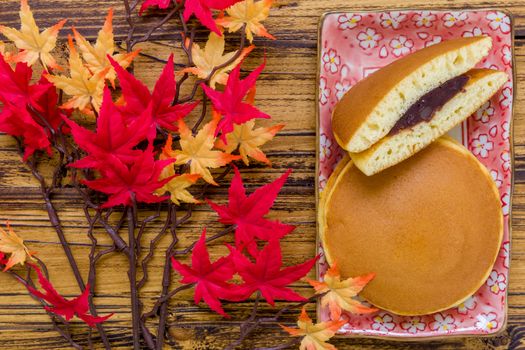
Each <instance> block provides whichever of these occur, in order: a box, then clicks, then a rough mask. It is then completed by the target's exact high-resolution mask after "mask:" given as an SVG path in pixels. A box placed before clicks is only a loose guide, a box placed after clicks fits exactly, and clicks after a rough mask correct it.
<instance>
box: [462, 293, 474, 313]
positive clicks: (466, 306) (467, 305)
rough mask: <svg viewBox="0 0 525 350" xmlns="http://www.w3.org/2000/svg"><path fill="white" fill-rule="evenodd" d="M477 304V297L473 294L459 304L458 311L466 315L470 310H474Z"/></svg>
mask: <svg viewBox="0 0 525 350" xmlns="http://www.w3.org/2000/svg"><path fill="white" fill-rule="evenodd" d="M477 304H478V303H477V301H476V297H475V296H474V295H473V296H471V297H469V298H468V299H467V300H465V301H464V302H462V303H461V304H459V305H458V313H460V314H462V315H466V314H468V312H469V311H470V310H474V309H475V308H476V305H477Z"/></svg>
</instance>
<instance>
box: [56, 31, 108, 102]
mask: <svg viewBox="0 0 525 350" xmlns="http://www.w3.org/2000/svg"><path fill="white" fill-rule="evenodd" d="M68 39H69V68H70V77H67V76H63V75H51V74H47V75H46V78H47V79H48V80H49V81H50V82H52V83H53V84H54V85H55V86H56V87H57V88H59V89H61V90H62V91H64V92H65V93H66V94H68V95H70V96H72V98H71V99H70V100H69V101H67V102H66V103H65V104H64V105H63V106H62V107H63V108H78V109H80V110H89V109H90V105H92V106H93V108H94V109H95V110H96V111H97V112H98V111H99V110H100V105H101V104H102V95H103V93H104V86H105V79H104V77H105V76H106V73H107V71H108V69H109V68H105V69H104V70H102V71H100V72H98V73H97V74H92V73H91V72H90V71H89V69H88V68H87V67H86V66H84V63H83V62H82V59H81V58H80V55H79V53H78V51H77V49H76V47H75V45H74V44H73V38H71V36H69V37H68Z"/></svg>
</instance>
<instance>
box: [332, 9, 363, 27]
mask: <svg viewBox="0 0 525 350" xmlns="http://www.w3.org/2000/svg"><path fill="white" fill-rule="evenodd" d="M361 19H362V17H361V15H358V14H354V13H345V14H343V15H341V16H339V17H337V22H338V23H339V25H338V28H339V29H341V30H346V29H353V28H355V27H357V24H358V23H359V22H360V21H361Z"/></svg>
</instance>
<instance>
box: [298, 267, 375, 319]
mask: <svg viewBox="0 0 525 350" xmlns="http://www.w3.org/2000/svg"><path fill="white" fill-rule="evenodd" d="M374 277H375V274H373V273H370V274H367V275H363V276H359V277H355V278H347V279H345V280H343V281H341V275H340V273H339V269H338V268H337V264H336V263H334V264H333V265H332V266H331V267H330V268H329V269H328V271H326V274H325V275H324V280H323V282H319V281H314V280H307V281H308V283H309V284H310V285H311V286H312V287H314V288H315V293H316V294H325V295H324V296H323V297H322V298H321V306H323V307H326V306H328V308H329V310H330V316H331V318H332V319H333V320H338V319H339V318H341V312H342V311H343V310H345V311H348V312H351V313H354V314H366V313H371V312H375V311H377V309H376V308H369V307H366V306H364V305H363V304H361V303H360V302H359V301H357V300H355V299H353V297H355V296H357V294H358V293H359V292H361V290H363V288H364V287H365V286H366V285H367V283H368V282H370V281H371V280H372V279H373V278H374Z"/></svg>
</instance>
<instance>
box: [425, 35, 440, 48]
mask: <svg viewBox="0 0 525 350" xmlns="http://www.w3.org/2000/svg"><path fill="white" fill-rule="evenodd" d="M442 41H443V38H442V37H441V36H439V35H434V36H433V37H432V39H431V40H428V41H425V47H429V46H432V45H436V44H439V43H440V42H442Z"/></svg>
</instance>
